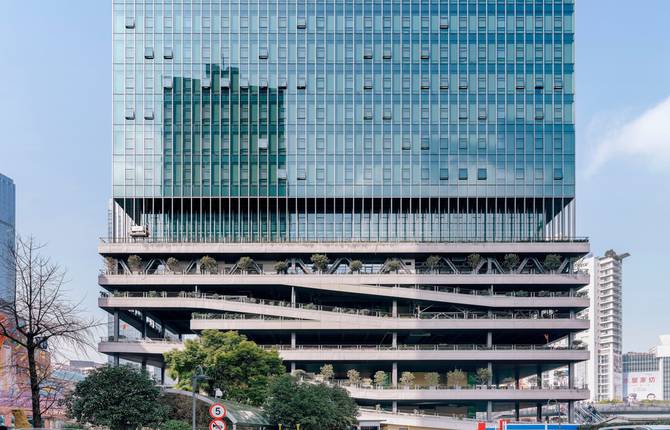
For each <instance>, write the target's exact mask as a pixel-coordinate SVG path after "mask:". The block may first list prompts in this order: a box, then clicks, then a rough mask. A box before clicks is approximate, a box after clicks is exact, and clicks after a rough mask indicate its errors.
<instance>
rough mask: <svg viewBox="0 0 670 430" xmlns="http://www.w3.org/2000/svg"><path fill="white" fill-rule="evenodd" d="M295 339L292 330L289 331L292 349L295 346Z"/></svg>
mask: <svg viewBox="0 0 670 430" xmlns="http://www.w3.org/2000/svg"><path fill="white" fill-rule="evenodd" d="M295 339H296V336H295V332H294V331H293V332H291V348H293V349H295V346H296V340H295Z"/></svg>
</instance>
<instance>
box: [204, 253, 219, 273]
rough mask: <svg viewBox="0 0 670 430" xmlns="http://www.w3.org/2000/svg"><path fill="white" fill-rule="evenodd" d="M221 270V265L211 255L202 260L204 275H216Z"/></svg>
mask: <svg viewBox="0 0 670 430" xmlns="http://www.w3.org/2000/svg"><path fill="white" fill-rule="evenodd" d="M218 268H219V263H217V262H216V260H215V259H213V258H212V257H210V256H209V255H205V256H204V257H202V258H201V259H200V271H201V272H202V273H209V274H213V273H216V272H217V270H218Z"/></svg>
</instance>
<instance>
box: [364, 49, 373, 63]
mask: <svg viewBox="0 0 670 430" xmlns="http://www.w3.org/2000/svg"><path fill="white" fill-rule="evenodd" d="M363 59H364V60H372V48H365V50H364V51H363Z"/></svg>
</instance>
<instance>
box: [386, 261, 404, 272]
mask: <svg viewBox="0 0 670 430" xmlns="http://www.w3.org/2000/svg"><path fill="white" fill-rule="evenodd" d="M401 267H402V263H400V260H398V259H395V258H394V259H393V260H391V261H389V262H388V263H386V272H388V273H398V271H399V270H400V268H401Z"/></svg>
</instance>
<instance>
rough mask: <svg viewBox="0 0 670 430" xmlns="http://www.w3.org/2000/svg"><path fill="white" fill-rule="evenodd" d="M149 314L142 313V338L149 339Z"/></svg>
mask: <svg viewBox="0 0 670 430" xmlns="http://www.w3.org/2000/svg"><path fill="white" fill-rule="evenodd" d="M147 326H148V324H147V314H146V313H144V311H142V337H144V338H146V337H147Z"/></svg>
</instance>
